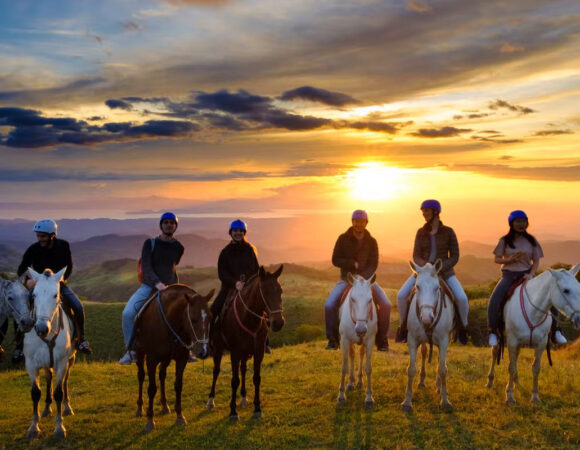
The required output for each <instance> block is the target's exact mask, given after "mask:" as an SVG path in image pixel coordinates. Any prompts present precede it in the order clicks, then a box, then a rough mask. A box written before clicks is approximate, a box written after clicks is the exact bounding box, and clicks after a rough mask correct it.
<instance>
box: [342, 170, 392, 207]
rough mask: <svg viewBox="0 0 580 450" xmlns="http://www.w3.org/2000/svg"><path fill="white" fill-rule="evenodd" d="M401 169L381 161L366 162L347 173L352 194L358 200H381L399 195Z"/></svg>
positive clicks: (347, 180) (347, 181) (347, 182)
mask: <svg viewBox="0 0 580 450" xmlns="http://www.w3.org/2000/svg"><path fill="white" fill-rule="evenodd" d="M401 181H402V176H401V169H397V168H396V167H388V166H385V165H384V164H382V163H379V162H366V163H362V164H359V167H358V168H356V169H353V170H351V171H350V172H349V173H348V174H347V175H346V184H347V186H348V188H349V189H350V194H351V196H352V197H353V198H355V199H357V200H367V201H379V200H387V199H391V198H394V197H396V196H397V194H398V193H399V192H400V190H401Z"/></svg>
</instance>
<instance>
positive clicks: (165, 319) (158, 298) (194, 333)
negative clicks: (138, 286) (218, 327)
mask: <svg viewBox="0 0 580 450" xmlns="http://www.w3.org/2000/svg"><path fill="white" fill-rule="evenodd" d="M157 307H158V309H159V311H160V312H161V317H163V321H164V322H165V325H167V328H169V331H171V333H172V334H173V336H174V337H175V339H177V341H178V342H179V343H180V344H181V345H183V346H184V347H185V348H186V349H187V350H191V349H192V348H193V347H194V345H195V344H202V345H207V344H208V343H209V339H208V338H205V333H204V339H199V338H198V337H197V334H196V332H195V329H194V327H193V322H192V321H191V315H190V312H189V302H188V303H187V320H188V322H189V326H190V327H191V331H192V332H193V337H194V338H195V341H194V340H193V339H192V341H191V344H189V345H187V344H186V343H185V342H183V339H181V338H180V337H179V335H178V334H177V333H176V332H175V330H174V329H173V327H172V326H171V325H170V324H169V321H168V320H167V317H166V316H165V312H164V311H163V305H162V304H161V292H160V291H157Z"/></svg>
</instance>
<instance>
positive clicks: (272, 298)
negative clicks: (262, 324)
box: [258, 264, 286, 331]
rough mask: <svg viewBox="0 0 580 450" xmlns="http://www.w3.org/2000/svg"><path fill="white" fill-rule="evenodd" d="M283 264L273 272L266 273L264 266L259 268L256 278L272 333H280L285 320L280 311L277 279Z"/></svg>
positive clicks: (279, 289)
mask: <svg viewBox="0 0 580 450" xmlns="http://www.w3.org/2000/svg"><path fill="white" fill-rule="evenodd" d="M283 268H284V264H280V267H279V268H278V270H276V271H275V272H271V273H270V272H268V271H266V269H264V266H260V270H259V271H258V276H259V277H260V295H261V296H262V300H263V301H264V306H265V307H266V313H267V314H268V319H269V320H270V324H271V327H272V329H273V330H274V331H280V330H281V329H282V327H283V326H284V323H285V321H286V319H284V314H283V309H282V286H280V282H279V281H278V278H279V277H280V274H281V273H282V269H283Z"/></svg>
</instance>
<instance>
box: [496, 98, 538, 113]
mask: <svg viewBox="0 0 580 450" xmlns="http://www.w3.org/2000/svg"><path fill="white" fill-rule="evenodd" d="M501 108H504V109H509V110H510V111H513V112H517V113H520V114H531V113H534V112H537V111H535V110H533V109H532V108H528V107H526V106H520V105H512V104H511V103H508V102H506V101H505V100H500V99H497V100H496V101H495V102H490V103H489V109H493V110H497V109H501Z"/></svg>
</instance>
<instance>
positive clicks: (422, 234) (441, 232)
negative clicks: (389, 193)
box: [395, 199, 469, 344]
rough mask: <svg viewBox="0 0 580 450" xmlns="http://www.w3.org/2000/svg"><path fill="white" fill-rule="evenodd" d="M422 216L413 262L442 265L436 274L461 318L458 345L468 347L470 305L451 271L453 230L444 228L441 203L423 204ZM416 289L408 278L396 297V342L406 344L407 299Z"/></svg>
mask: <svg viewBox="0 0 580 450" xmlns="http://www.w3.org/2000/svg"><path fill="white" fill-rule="evenodd" d="M420 209H421V212H422V213H423V217H424V219H425V225H423V226H422V227H421V228H419V229H418V230H417V234H416V236H415V245H414V248H413V261H415V264H417V265H418V266H421V267H422V266H424V265H425V264H426V263H428V262H429V263H431V264H434V263H435V262H436V261H437V260H438V259H440V260H441V262H442V263H443V265H442V268H441V271H440V273H439V275H440V277H442V278H443V279H444V280H445V282H446V283H447V285H448V286H449V288H450V289H451V291H452V292H453V295H454V296H455V298H456V299H457V307H458V308H457V309H458V310H459V316H460V318H461V326H460V328H459V336H458V338H459V342H461V343H462V344H467V341H468V336H467V315H468V313H469V304H468V302H467V295H465V291H464V290H463V287H462V286H461V284H460V283H459V280H457V278H456V277H455V271H454V270H453V267H454V266H455V264H457V261H459V244H458V243H457V236H456V235H455V231H453V228H451V227H448V226H445V225H443V222H442V221H441V219H440V217H439V215H440V214H441V203H439V201H437V200H433V199H430V200H425V201H424V202H423V203H421V208H420ZM414 286H415V275H414V274H413V275H411V276H410V277H409V278H408V279H407V281H405V283H404V284H403V286H402V287H401V289H400V290H399V293H398V294H397V305H398V308H399V321H400V323H401V325H400V326H399V329H398V330H397V336H396V338H395V340H396V342H407V309H408V303H407V299H408V298H409V296H410V295H411V292H412V291H413V287H414Z"/></svg>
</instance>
